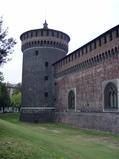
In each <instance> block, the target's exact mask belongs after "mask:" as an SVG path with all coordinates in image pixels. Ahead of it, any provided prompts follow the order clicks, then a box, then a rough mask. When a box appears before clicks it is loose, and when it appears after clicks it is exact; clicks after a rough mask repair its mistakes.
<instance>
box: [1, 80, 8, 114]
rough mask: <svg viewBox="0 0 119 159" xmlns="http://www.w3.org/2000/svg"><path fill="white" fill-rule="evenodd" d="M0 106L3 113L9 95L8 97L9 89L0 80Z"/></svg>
mask: <svg viewBox="0 0 119 159" xmlns="http://www.w3.org/2000/svg"><path fill="white" fill-rule="evenodd" d="M0 89H1V90H0V107H2V108H3V113H4V109H5V107H9V106H10V97H9V91H8V89H7V87H6V85H5V84H4V83H1V82H0Z"/></svg>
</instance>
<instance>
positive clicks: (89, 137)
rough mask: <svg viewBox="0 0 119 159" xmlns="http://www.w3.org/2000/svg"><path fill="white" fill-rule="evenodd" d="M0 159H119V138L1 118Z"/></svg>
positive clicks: (14, 116)
mask: <svg viewBox="0 0 119 159" xmlns="http://www.w3.org/2000/svg"><path fill="white" fill-rule="evenodd" d="M0 158H6V159H8V158H9V159H10V158H11V159H13V158H15V159H27V158H28V159H36V158H38V159H119V135H112V134H108V133H100V132H95V131H89V130H82V129H79V128H71V127H68V126H63V125H58V124H30V123H22V122H19V114H0Z"/></svg>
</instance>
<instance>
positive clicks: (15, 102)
mask: <svg viewBox="0 0 119 159" xmlns="http://www.w3.org/2000/svg"><path fill="white" fill-rule="evenodd" d="M11 103H12V106H13V107H16V108H19V109H20V107H21V92H19V93H18V94H13V95H12V96H11Z"/></svg>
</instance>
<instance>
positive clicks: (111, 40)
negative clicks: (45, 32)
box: [110, 32, 112, 41]
mask: <svg viewBox="0 0 119 159" xmlns="http://www.w3.org/2000/svg"><path fill="white" fill-rule="evenodd" d="M110 41H112V32H110Z"/></svg>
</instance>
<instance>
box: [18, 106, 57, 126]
mask: <svg viewBox="0 0 119 159" xmlns="http://www.w3.org/2000/svg"><path fill="white" fill-rule="evenodd" d="M54 117H55V109H54V108H38V109H37V108H21V112H20V119H19V120H20V121H23V122H31V123H49V122H54Z"/></svg>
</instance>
